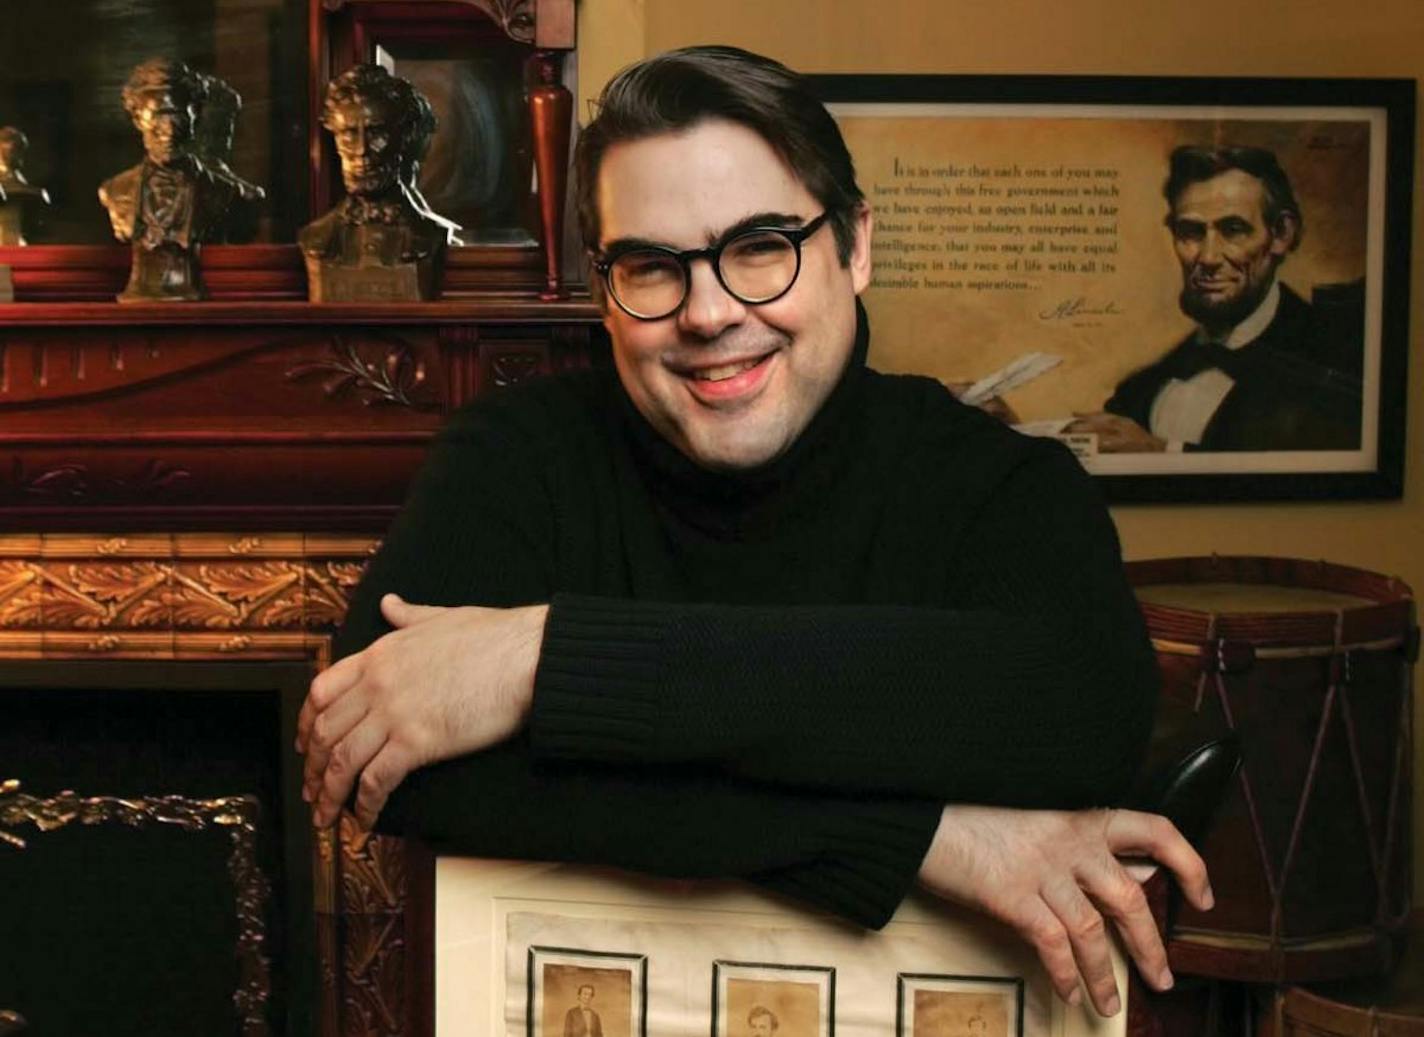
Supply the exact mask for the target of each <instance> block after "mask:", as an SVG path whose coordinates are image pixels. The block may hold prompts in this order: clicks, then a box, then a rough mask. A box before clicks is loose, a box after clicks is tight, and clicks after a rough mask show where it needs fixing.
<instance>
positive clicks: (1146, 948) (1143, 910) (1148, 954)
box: [1078, 858, 1172, 990]
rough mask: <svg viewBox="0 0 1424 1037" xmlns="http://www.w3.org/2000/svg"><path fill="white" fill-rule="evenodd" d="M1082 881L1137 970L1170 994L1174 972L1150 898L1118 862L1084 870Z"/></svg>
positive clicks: (1111, 861) (1113, 861) (1106, 861)
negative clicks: (1113, 928) (1121, 941)
mask: <svg viewBox="0 0 1424 1037" xmlns="http://www.w3.org/2000/svg"><path fill="white" fill-rule="evenodd" d="M1078 880H1079V882H1080V883H1081V884H1082V887H1083V890H1084V892H1086V893H1087V895H1088V897H1089V898H1090V899H1091V900H1092V901H1093V903H1094V904H1096V905H1097V906H1098V909H1099V910H1100V911H1101V912H1102V913H1103V914H1105V915H1107V916H1108V917H1109V918H1111V919H1112V920H1113V924H1114V925H1115V926H1116V927H1117V931H1118V932H1119V933H1120V934H1121V935H1122V940H1123V943H1124V944H1125V945H1126V947H1127V952H1128V954H1129V956H1131V958H1132V960H1133V961H1134V962H1135V963H1136V965H1137V970H1138V971H1139V972H1140V973H1142V976H1143V977H1144V978H1145V979H1146V980H1147V982H1148V983H1149V984H1151V985H1152V986H1153V987H1154V988H1156V989H1157V990H1170V989H1171V987H1172V970H1171V969H1170V968H1168V967H1167V949H1166V948H1165V947H1163V946H1162V936H1161V934H1160V933H1159V932H1158V931H1157V923H1156V921H1155V920H1154V919H1153V918H1152V909H1151V907H1150V906H1149V905H1148V903H1147V895H1146V894H1145V893H1144V892H1143V891H1142V886H1141V885H1140V884H1139V883H1137V882H1136V881H1135V880H1134V879H1133V877H1132V876H1131V875H1130V874H1129V873H1128V871H1127V869H1126V868H1124V867H1123V866H1122V865H1121V864H1119V863H1118V862H1117V861H1115V860H1112V859H1111V858H1108V859H1105V860H1104V861H1103V862H1102V866H1101V867H1098V868H1091V869H1089V868H1084V869H1082V870H1081V871H1080V872H1079V875H1078Z"/></svg>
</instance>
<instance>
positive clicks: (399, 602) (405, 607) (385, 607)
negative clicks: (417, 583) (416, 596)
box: [381, 594, 450, 630]
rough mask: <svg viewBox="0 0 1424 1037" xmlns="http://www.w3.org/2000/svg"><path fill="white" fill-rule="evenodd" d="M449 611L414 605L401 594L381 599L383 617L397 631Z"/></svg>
mask: <svg viewBox="0 0 1424 1037" xmlns="http://www.w3.org/2000/svg"><path fill="white" fill-rule="evenodd" d="M448 611H450V610H449V609H447V608H444V607H443V606H440V605H412V604H411V603H410V602H408V601H406V600H405V599H404V598H402V597H401V596H400V595H399V594H387V595H385V596H384V597H382V598H381V615H383V616H385V617H386V622H387V623H389V624H390V625H391V626H393V627H395V628H396V629H397V630H399V629H401V628H402V627H408V626H410V625H411V624H412V623H419V622H421V621H422V620H425V619H432V618H434V617H435V616H438V615H441V614H442V613H445V612H448Z"/></svg>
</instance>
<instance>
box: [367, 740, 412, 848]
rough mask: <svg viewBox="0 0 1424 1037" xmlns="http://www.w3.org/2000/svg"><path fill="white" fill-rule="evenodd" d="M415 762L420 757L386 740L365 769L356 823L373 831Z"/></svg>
mask: <svg viewBox="0 0 1424 1037" xmlns="http://www.w3.org/2000/svg"><path fill="white" fill-rule="evenodd" d="M415 766H416V761H415V759H414V758H413V757H412V756H411V755H410V754H409V752H407V751H406V750H404V749H402V748H401V747H400V746H399V745H397V744H396V743H395V742H386V743H385V746H384V747H383V748H382V749H381V751H380V752H379V753H378V754H377V755H376V757H375V759H373V760H372V761H371V762H370V763H369V764H367V765H366V768H365V769H364V770H363V771H362V772H361V784H360V787H359V788H358V790H357V792H356V823H357V824H359V825H360V826H361V827H362V828H365V829H367V830H368V831H369V830H370V829H371V828H372V826H374V825H375V823H376V818H377V817H378V816H379V815H380V813H381V809H382V808H383V807H384V806H385V805H386V800H387V799H389V798H390V795H391V792H392V791H393V790H394V789H395V787H396V786H397V785H399V784H400V783H401V782H402V781H404V780H405V776H406V775H407V774H409V773H410V772H411V771H413V770H414V769H415Z"/></svg>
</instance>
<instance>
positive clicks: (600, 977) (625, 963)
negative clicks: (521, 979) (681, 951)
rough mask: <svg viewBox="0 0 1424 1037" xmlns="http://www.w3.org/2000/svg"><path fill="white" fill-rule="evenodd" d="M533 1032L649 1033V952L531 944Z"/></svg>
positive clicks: (641, 1036)
mask: <svg viewBox="0 0 1424 1037" xmlns="http://www.w3.org/2000/svg"><path fill="white" fill-rule="evenodd" d="M527 977H528V978H527V983H528V991H529V1005H528V1013H527V1022H528V1037H647V1026H646V1017H647V1011H646V1006H647V993H648V984H647V958H645V957H643V956H642V955H639V954H620V953H616V952H609V951H592V950H576V949H572V948H568V947H530V948H529V968H528V973H527Z"/></svg>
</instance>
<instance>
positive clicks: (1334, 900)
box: [1128, 557, 1417, 983]
mask: <svg viewBox="0 0 1424 1037" xmlns="http://www.w3.org/2000/svg"><path fill="white" fill-rule="evenodd" d="M1128 571H1129V577H1130V578H1131V579H1132V580H1133V582H1134V584H1135V585H1137V586H1138V588H1139V594H1140V595H1143V594H1144V593H1146V592H1147V591H1148V588H1149V585H1151V584H1154V583H1155V584H1163V583H1174V584H1189V583H1212V584H1232V583H1239V584H1242V585H1247V584H1271V585H1273V586H1277V587H1284V588H1294V587H1300V588H1305V589H1311V590H1328V591H1332V592H1337V593H1340V594H1349V595H1352V596H1355V597H1358V598H1360V599H1365V601H1364V603H1363V604H1361V605H1360V606H1358V607H1348V608H1340V609H1333V610H1322V609H1315V610H1303V611H1300V612H1272V613H1259V612H1258V613H1245V612H1242V613H1235V612H1231V611H1229V610H1228V609H1219V610H1218V611H1215V612H1212V613H1207V612H1202V611H1197V610H1193V609H1189V608H1177V607H1167V606H1163V605H1160V604H1151V603H1148V602H1144V604H1143V613H1144V617H1145V618H1146V620H1147V625H1148V629H1149V632H1150V634H1151V635H1152V638H1153V642H1154V646H1155V647H1156V649H1157V653H1158V661H1159V665H1160V668H1161V671H1162V675H1163V695H1164V698H1165V699H1166V700H1167V701H1168V702H1169V703H1171V704H1173V705H1175V706H1178V707H1185V708H1188V709H1192V710H1196V711H1197V712H1199V713H1201V714H1203V715H1204V717H1205V718H1206V719H1207V720H1208V721H1210V722H1212V723H1216V724H1220V725H1221V726H1224V727H1227V728H1231V729H1233V730H1235V731H1236V733H1237V735H1238V737H1239V739H1240V743H1241V751H1242V770H1241V773H1240V775H1239V776H1238V781H1237V783H1236V785H1235V787H1234V788H1233V789H1232V791H1231V792H1230V793H1229V795H1228V797H1227V800H1226V802H1225V803H1223V805H1222V807H1221V809H1220V811H1219V813H1218V814H1217V816H1216V818H1215V819H1214V822H1213V825H1212V827H1211V829H1210V830H1209V832H1208V834H1207V836H1206V839H1205V842H1204V845H1203V847H1202V852H1203V856H1204V857H1205V859H1206V862H1207V866H1208V869H1209V871H1210V874H1211V878H1212V888H1213V891H1214V893H1215V895H1216V907H1215V909H1214V910H1213V911H1211V912H1208V913H1200V912H1195V911H1193V910H1191V909H1190V908H1189V907H1187V906H1185V905H1183V906H1182V908H1181V910H1180V911H1179V912H1178V913H1177V915H1176V916H1175V918H1174V922H1173V925H1172V928H1171V930H1170V943H1169V953H1170V956H1171V961H1172V965H1173V967H1174V968H1176V969H1177V970H1179V971H1182V972H1186V973H1188V974H1195V975H1204V976H1214V977H1219V978H1224V979H1234V980H1248V981H1256V982H1272V983H1289V982H1308V981H1316V980H1324V979H1337V978H1345V977H1349V976H1355V975H1367V974H1372V973H1377V972H1380V971H1383V970H1385V969H1387V968H1388V967H1389V964H1390V961H1391V940H1390V936H1391V934H1392V933H1394V932H1396V931H1397V930H1399V929H1400V928H1401V927H1402V926H1403V925H1404V922H1405V919H1406V917H1407V915H1408V912H1409V907H1410V886H1411V882H1412V872H1411V861H1410V840H1409V817H1410V772H1411V768H1412V756H1411V753H1410V751H1409V744H1408V738H1409V718H1410V678H1411V674H1412V657H1413V655H1414V653H1415V651H1416V650H1417V633H1415V632H1414V631H1415V628H1414V618H1413V601H1412V596H1411V595H1410V593H1409V589H1408V587H1407V586H1405V585H1404V584H1402V583H1400V582H1399V581H1396V580H1390V579H1388V578H1387V577H1382V576H1379V575H1378V574H1373V573H1367V572H1364V571H1363V570H1357V569H1349V568H1346V567H1342V566H1333V565H1328V564H1326V563H1308V562H1298V561H1296V560H1291V559H1261V558H1221V557H1214V558H1205V559H1164V560H1159V561H1153V562H1144V563H1134V564H1132V565H1129V567H1128Z"/></svg>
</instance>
